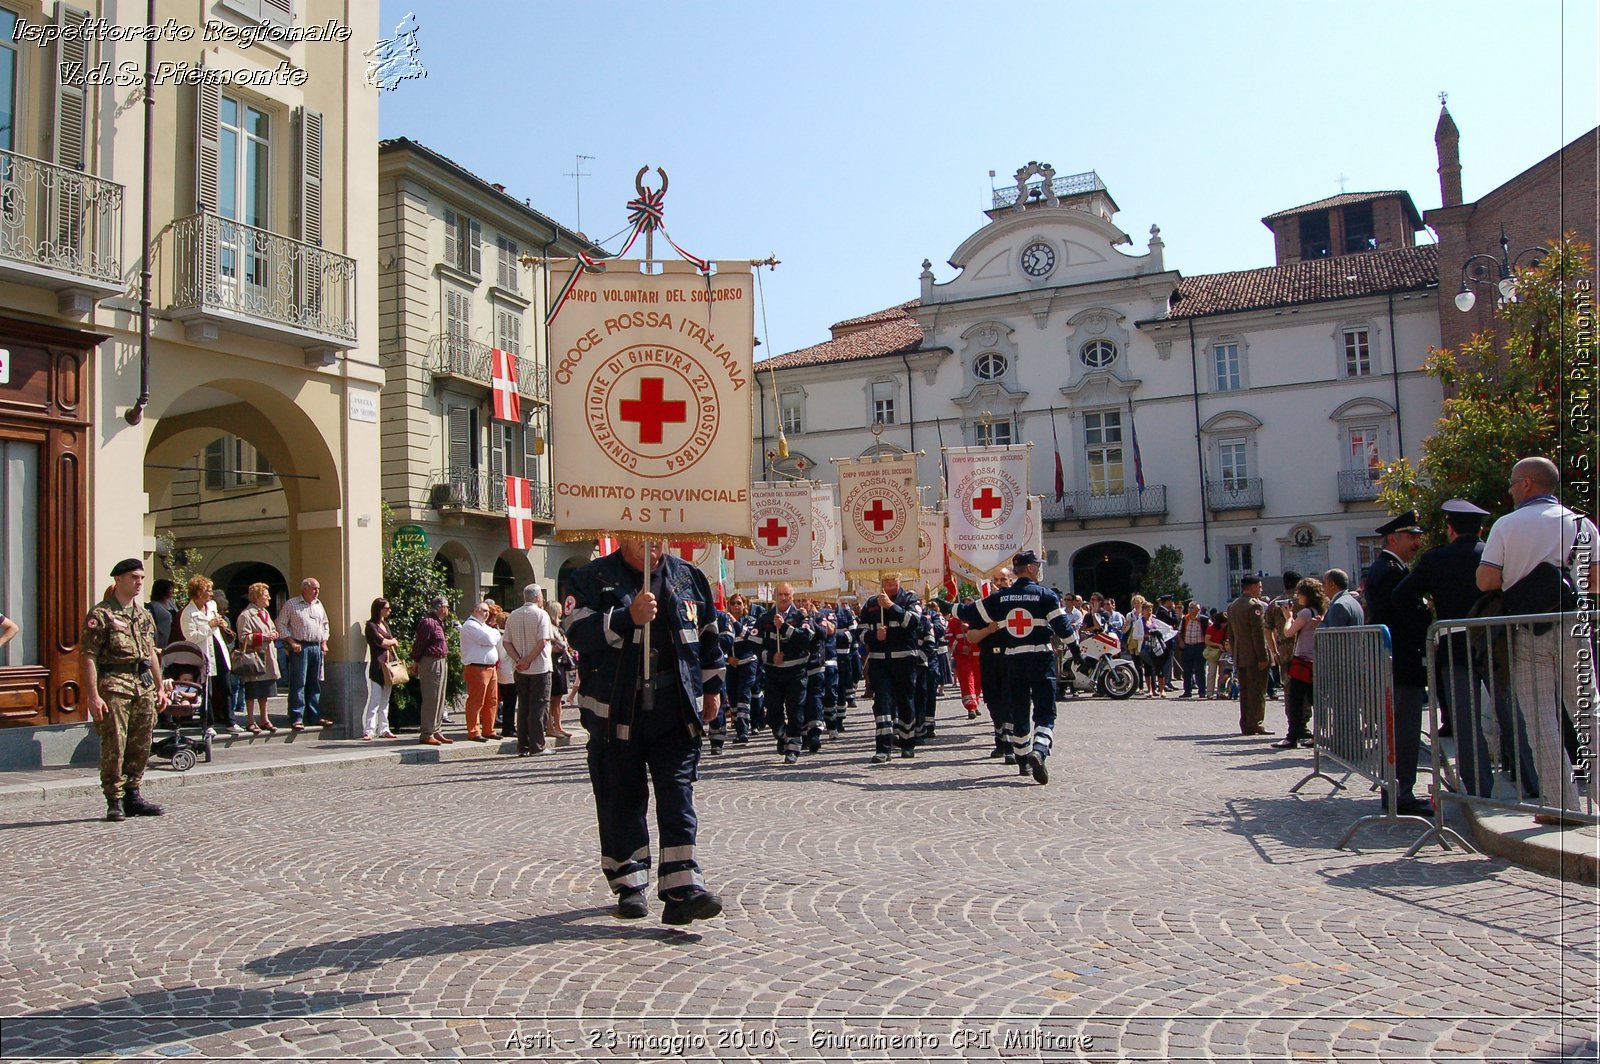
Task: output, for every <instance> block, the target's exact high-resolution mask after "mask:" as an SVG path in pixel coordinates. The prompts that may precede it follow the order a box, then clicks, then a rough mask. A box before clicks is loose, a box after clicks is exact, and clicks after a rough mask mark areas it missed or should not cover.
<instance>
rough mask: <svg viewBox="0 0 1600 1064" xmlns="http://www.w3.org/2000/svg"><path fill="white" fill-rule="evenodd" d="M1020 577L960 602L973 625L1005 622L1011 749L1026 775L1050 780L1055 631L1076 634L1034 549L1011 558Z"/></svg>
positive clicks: (959, 610) (959, 612) (960, 610)
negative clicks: (1044, 579) (971, 600)
mask: <svg viewBox="0 0 1600 1064" xmlns="http://www.w3.org/2000/svg"><path fill="white" fill-rule="evenodd" d="M1011 570H1012V572H1014V573H1016V575H1017V578H1016V580H1015V582H1013V583H1012V585H1011V586H1010V587H1007V588H1002V589H1001V590H999V591H996V592H994V593H993V594H991V595H990V596H989V597H988V598H985V599H982V600H980V601H978V602H974V603H971V604H970V605H962V606H959V607H957V610H956V613H957V616H959V617H960V618H961V619H962V620H964V621H966V622H967V623H968V624H972V625H989V624H993V623H994V622H996V621H999V622H1000V625H1001V627H1000V632H999V634H1000V635H1001V636H1003V637H1004V639H1005V643H1004V646H1005V659H1006V663H1005V668H1006V682H1005V692H1006V693H1005V702H1006V705H1007V708H1008V709H1009V711H1010V718H1011V750H1012V756H1014V757H1015V758H1016V759H1017V771H1018V773H1019V774H1021V775H1024V776H1025V775H1027V774H1028V773H1030V772H1031V773H1033V778H1034V781H1035V782H1036V783H1040V784H1045V783H1049V782H1050V770H1049V769H1048V768H1046V767H1045V761H1046V759H1047V758H1049V756H1050V750H1051V747H1052V746H1053V745H1054V737H1055V727H1056V655H1055V649H1054V648H1053V647H1052V646H1051V645H1050V636H1051V635H1052V633H1053V634H1055V635H1058V636H1060V637H1061V638H1062V639H1066V638H1068V637H1069V636H1071V635H1072V625H1071V624H1069V623H1068V621H1067V611H1066V610H1064V609H1062V608H1061V599H1060V598H1058V597H1057V596H1056V593H1055V592H1054V591H1052V590H1051V589H1050V588H1049V587H1048V586H1046V585H1044V584H1041V583H1039V575H1040V570H1041V566H1040V562H1039V556H1038V555H1037V554H1035V553H1034V552H1033V551H1031V550H1025V551H1021V552H1019V553H1018V554H1017V555H1016V557H1014V558H1012V559H1011Z"/></svg>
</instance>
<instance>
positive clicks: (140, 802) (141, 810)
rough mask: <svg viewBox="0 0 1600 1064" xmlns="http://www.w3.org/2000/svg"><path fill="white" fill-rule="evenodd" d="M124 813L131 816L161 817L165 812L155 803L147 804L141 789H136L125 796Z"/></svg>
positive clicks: (123, 801) (123, 802)
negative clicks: (140, 791)
mask: <svg viewBox="0 0 1600 1064" xmlns="http://www.w3.org/2000/svg"><path fill="white" fill-rule="evenodd" d="M122 811H123V812H124V813H127V814H128V815H129V816H160V815H161V814H162V813H163V812H165V810H163V809H162V808H161V807H160V806H159V805H157V804H156V803H154V802H147V801H145V800H144V797H143V796H142V795H141V794H140V793H139V788H137V787H134V788H132V789H131V790H129V791H128V793H127V794H125V795H123V798H122Z"/></svg>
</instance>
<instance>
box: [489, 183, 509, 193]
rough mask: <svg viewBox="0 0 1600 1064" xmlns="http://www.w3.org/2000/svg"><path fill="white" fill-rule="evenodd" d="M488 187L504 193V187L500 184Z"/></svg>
mask: <svg viewBox="0 0 1600 1064" xmlns="http://www.w3.org/2000/svg"><path fill="white" fill-rule="evenodd" d="M489 187H490V188H492V189H494V190H495V191H496V192H504V191H505V190H506V186H504V185H500V184H495V185H490V186H489Z"/></svg>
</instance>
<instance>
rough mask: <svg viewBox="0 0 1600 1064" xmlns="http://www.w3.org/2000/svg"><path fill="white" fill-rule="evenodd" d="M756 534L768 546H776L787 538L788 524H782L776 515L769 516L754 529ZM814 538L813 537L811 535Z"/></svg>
mask: <svg viewBox="0 0 1600 1064" xmlns="http://www.w3.org/2000/svg"><path fill="white" fill-rule="evenodd" d="M756 535H757V536H758V537H760V538H761V540H762V541H763V542H765V543H766V545H767V546H769V547H776V546H777V545H778V544H779V543H782V542H783V541H784V540H785V539H787V538H789V526H788V525H785V524H782V523H781V522H779V520H778V519H777V518H776V517H769V518H767V520H766V523H765V524H763V525H762V526H761V527H760V528H758V529H756ZM813 538H815V537H813Z"/></svg>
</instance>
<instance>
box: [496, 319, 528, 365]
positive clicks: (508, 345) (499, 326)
mask: <svg viewBox="0 0 1600 1064" xmlns="http://www.w3.org/2000/svg"><path fill="white" fill-rule="evenodd" d="M494 331H495V338H496V339H495V345H496V346H497V347H499V348H500V350H502V351H510V352H511V353H512V354H513V355H517V356H519V357H520V356H521V355H522V315H520V314H518V313H516V312H515V311H511V310H501V311H496V312H495V330H494Z"/></svg>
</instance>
